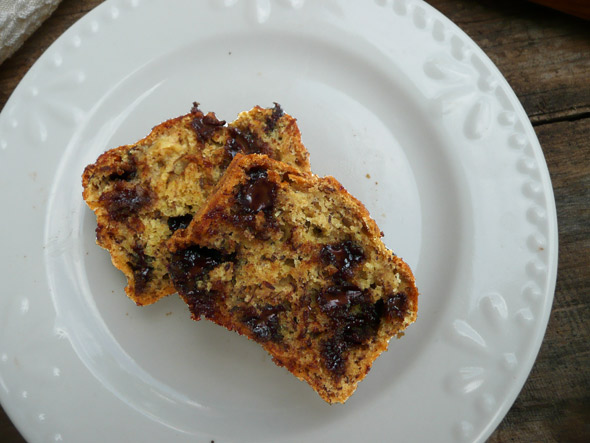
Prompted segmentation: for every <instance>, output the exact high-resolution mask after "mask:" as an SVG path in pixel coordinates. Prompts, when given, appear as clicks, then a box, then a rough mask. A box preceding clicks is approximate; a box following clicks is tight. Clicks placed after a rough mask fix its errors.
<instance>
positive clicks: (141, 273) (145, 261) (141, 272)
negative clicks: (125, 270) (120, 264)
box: [128, 244, 154, 292]
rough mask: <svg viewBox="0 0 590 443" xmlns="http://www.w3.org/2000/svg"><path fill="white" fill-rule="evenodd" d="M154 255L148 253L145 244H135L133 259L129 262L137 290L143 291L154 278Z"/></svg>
mask: <svg viewBox="0 0 590 443" xmlns="http://www.w3.org/2000/svg"><path fill="white" fill-rule="evenodd" d="M152 260H153V257H150V256H149V255H146V253H145V251H144V249H143V246H142V245H139V244H135V245H134V246H133V254H132V255H131V260H130V261H129V262H128V264H129V266H130V267H131V270H132V271H133V278H134V279H135V288H134V289H135V291H136V292H143V290H144V289H145V288H146V286H147V284H148V283H149V281H150V280H151V279H152V274H153V271H154V268H153V267H152V265H151V262H152Z"/></svg>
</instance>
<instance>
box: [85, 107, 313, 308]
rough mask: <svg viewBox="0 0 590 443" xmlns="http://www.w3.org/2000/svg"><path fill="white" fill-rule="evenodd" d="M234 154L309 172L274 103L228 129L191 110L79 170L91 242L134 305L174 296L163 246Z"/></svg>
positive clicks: (295, 132) (293, 132)
mask: <svg viewBox="0 0 590 443" xmlns="http://www.w3.org/2000/svg"><path fill="white" fill-rule="evenodd" d="M238 153H245V154H253V153H258V154H264V155H267V156H269V157H271V158H274V159H276V160H279V161H282V162H285V163H288V164H290V165H292V166H293V167H294V168H296V169H299V170H302V171H309V160H308V157H309V156H308V153H307V151H306V150H305V148H304V147H303V145H302V144H301V137H300V133H299V129H298V127H297V124H296V121H295V119H293V118H292V117H291V116H289V115H288V114H285V113H284V112H283V110H282V109H281V107H280V106H279V105H277V104H275V106H274V107H273V108H268V109H264V108H260V107H255V108H253V109H252V110H250V111H248V112H243V113H241V114H240V115H239V116H238V118H237V119H236V120H235V121H234V122H232V123H230V124H226V123H225V121H222V120H218V118H217V117H216V116H215V114H214V113H211V112H210V113H207V114H205V113H203V112H202V111H201V110H200V109H199V108H198V105H197V104H195V105H194V106H193V108H192V109H191V112H190V113H189V114H187V115H184V116H182V117H178V118H175V119H172V120H168V121H166V122H164V123H162V124H160V125H158V126H156V127H155V128H154V129H153V130H152V132H151V133H150V134H149V135H148V136H147V137H146V138H144V139H142V140H140V141H138V142H137V143H135V144H133V145H127V146H120V147H118V148H115V149H111V150H109V151H107V152H105V153H104V154H102V155H101V156H100V157H99V158H98V160H97V161H96V162H95V163H94V164H92V165H89V166H88V167H87V168H86V169H85V171H84V174H83V177H82V185H83V188H84V191H83V197H84V200H85V201H86V203H87V204H88V206H89V207H90V208H91V209H92V210H93V211H94V212H95V214H96V217H97V224H98V227H97V229H96V234H97V243H98V244H99V245H100V246H102V247H103V248H105V249H107V250H108V251H109V252H110V254H111V259H112V262H113V264H114V265H115V266H116V267H117V268H118V269H120V270H121V271H122V272H123V273H124V274H125V276H126V277H127V281H128V284H127V287H126V288H125V291H126V293H127V295H128V296H129V297H130V298H131V299H132V300H133V301H134V302H135V303H137V304H138V305H147V304H151V303H154V302H155V301H157V300H158V299H160V298H161V297H164V296H166V295H169V294H172V293H174V292H175V289H174V287H173V285H172V283H171V281H170V276H169V273H168V265H169V261H170V254H169V253H168V250H167V249H166V247H165V242H166V241H167V240H168V239H169V238H170V236H171V235H172V234H173V233H174V232H176V231H178V230H182V229H184V228H186V227H187V226H188V225H189V223H190V221H191V219H192V217H193V216H194V214H195V213H196V212H197V211H198V210H199V209H200V208H201V207H202V206H203V205H204V204H205V202H206V201H207V198H208V196H209V195H210V194H211V192H212V191H213V189H214V187H215V186H216V184H217V183H218V182H219V180H220V179H221V177H222V176H223V174H224V172H225V170H226V169H227V167H228V165H229V164H230V162H231V161H232V159H233V157H234V156H236V155H237V154H238Z"/></svg>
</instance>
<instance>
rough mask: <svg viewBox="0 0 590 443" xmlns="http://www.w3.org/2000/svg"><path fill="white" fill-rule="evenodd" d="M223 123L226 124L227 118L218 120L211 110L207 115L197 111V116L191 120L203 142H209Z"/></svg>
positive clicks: (198, 137)
mask: <svg viewBox="0 0 590 443" xmlns="http://www.w3.org/2000/svg"><path fill="white" fill-rule="evenodd" d="M197 110H198V108H197ZM223 125H225V120H218V119H217V117H216V116H215V114H214V113H213V112H209V113H208V114H207V115H203V113H202V112H196V115H195V118H194V119H193V121H192V122H191V126H192V128H193V129H194V131H195V133H196V135H197V139H198V140H199V141H200V142H201V143H205V142H207V141H208V140H209V139H210V138H211V136H212V135H213V133H214V132H215V131H216V130H217V129H218V128H219V127H221V126H223Z"/></svg>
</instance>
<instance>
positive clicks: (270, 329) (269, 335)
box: [242, 306, 285, 343]
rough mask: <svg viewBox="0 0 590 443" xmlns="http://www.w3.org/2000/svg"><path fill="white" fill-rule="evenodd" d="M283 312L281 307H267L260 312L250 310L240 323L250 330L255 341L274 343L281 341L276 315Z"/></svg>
mask: <svg viewBox="0 0 590 443" xmlns="http://www.w3.org/2000/svg"><path fill="white" fill-rule="evenodd" d="M284 310H285V309H284V308H283V307H282V306H267V307H265V308H264V309H263V310H262V311H261V312H256V311H255V310H254V309H250V310H249V312H247V313H246V314H245V315H244V317H243V318H242V322H243V323H244V324H245V325H246V326H248V328H250V330H251V331H252V334H254V337H256V340H258V341H260V342H267V341H273V342H275V343H276V342H279V341H281V340H282V339H283V336H282V335H281V333H280V324H279V317H278V314H279V313H280V312H282V311H284Z"/></svg>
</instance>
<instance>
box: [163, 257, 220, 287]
mask: <svg viewBox="0 0 590 443" xmlns="http://www.w3.org/2000/svg"><path fill="white" fill-rule="evenodd" d="M223 261H225V260H224V258H223V255H222V254H221V252H220V251H218V250H216V249H209V248H201V247H200V246H190V247H188V248H186V249H181V250H179V251H176V252H174V253H173V254H172V256H171V258H170V265H169V266H168V271H169V272H170V277H172V281H173V282H174V286H175V287H176V289H177V290H178V292H180V293H181V294H183V295H186V294H190V293H191V292H194V291H196V290H197V283H198V281H199V277H202V276H203V275H204V274H205V273H206V272H207V271H209V270H210V269H212V268H214V267H215V266H217V265H219V264H220V263H222V262H223Z"/></svg>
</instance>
